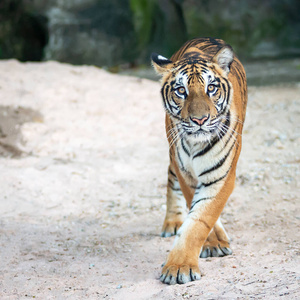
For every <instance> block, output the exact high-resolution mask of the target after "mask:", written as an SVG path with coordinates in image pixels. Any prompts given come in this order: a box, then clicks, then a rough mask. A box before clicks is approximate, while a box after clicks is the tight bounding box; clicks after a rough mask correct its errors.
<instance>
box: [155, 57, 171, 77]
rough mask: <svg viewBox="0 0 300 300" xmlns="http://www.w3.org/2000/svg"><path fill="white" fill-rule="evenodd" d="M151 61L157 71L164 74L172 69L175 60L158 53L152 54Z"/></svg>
mask: <svg viewBox="0 0 300 300" xmlns="http://www.w3.org/2000/svg"><path fill="white" fill-rule="evenodd" d="M151 62H152V66H153V68H154V69H155V71H156V72H157V73H158V74H160V75H163V74H165V73H167V72H168V71H170V70H171V69H172V66H173V62H172V61H171V60H169V59H167V58H166V57H164V56H162V55H159V54H157V53H152V54H151Z"/></svg>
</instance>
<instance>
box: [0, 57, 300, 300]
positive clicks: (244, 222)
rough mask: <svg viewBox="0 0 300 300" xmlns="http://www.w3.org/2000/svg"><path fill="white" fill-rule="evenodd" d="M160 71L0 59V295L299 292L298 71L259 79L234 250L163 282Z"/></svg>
mask: <svg viewBox="0 0 300 300" xmlns="http://www.w3.org/2000/svg"><path fill="white" fill-rule="evenodd" d="M159 90H160V85H159V83H157V82H154V81H150V80H146V79H138V78H134V77H127V76H120V75H113V74H109V73H107V72H106V71H104V70H101V69H98V68H95V67H89V66H70V65H66V64H59V63H56V62H46V63H25V64H22V63H19V62H17V61H14V60H9V61H0V173H1V185H0V216H1V218H0V257H1V259H0V298H1V299H28V298H36V299H122V300H124V299H299V298H300V287H299V281H300V268H299V263H300V260H299V220H300V212H299V173H300V168H299V163H300V151H299V142H300V130H299V123H300V107H299V106H300V82H299V83H298V84H284V85H276V86H268V87H259V88H258V87H250V88H249V105H248V112H247V120H246V124H245V130H244V138H243V149H242V154H241V157H240V160H239V166H238V171H237V182H236V188H235V191H234V193H233V194H232V196H231V197H230V199H229V201H228V203H227V205H226V207H225V210H224V212H223V215H222V217H223V224H224V225H225V227H226V229H227V231H228V233H229V235H230V236H231V238H232V242H231V246H232V249H233V251H234V253H233V255H231V256H228V257H223V258H207V259H199V265H200V269H201V271H202V272H203V277H202V278H201V280H200V281H194V282H191V283H188V284H185V285H175V286H168V285H164V284H162V283H161V282H160V281H159V280H158V278H159V276H160V270H161V264H162V263H163V262H164V260H165V258H166V255H167V254H168V252H169V250H170V249H171V247H172V243H173V239H174V238H173V237H172V238H161V237H160V230H161V226H162V222H163V218H164V214H165V210H166V205H165V194H166V182H167V166H168V145H167V141H166V138H165V132H164V111H163V108H162V103H161V99H160V93H159Z"/></svg>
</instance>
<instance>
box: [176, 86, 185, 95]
mask: <svg viewBox="0 0 300 300" xmlns="http://www.w3.org/2000/svg"><path fill="white" fill-rule="evenodd" d="M177 91H178V93H179V94H181V95H183V94H185V88H184V87H183V86H181V87H180V88H178V89H177Z"/></svg>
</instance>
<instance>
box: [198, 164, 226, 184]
mask: <svg viewBox="0 0 300 300" xmlns="http://www.w3.org/2000/svg"><path fill="white" fill-rule="evenodd" d="M230 169H231V166H230V168H229V169H228V171H227V172H226V173H225V175H223V176H221V177H219V178H218V179H216V180H214V181H211V182H208V183H202V185H203V186H204V187H208V186H210V185H213V184H215V183H217V182H219V181H221V180H222V179H224V178H225V177H226V176H227V174H228V173H229V170H230Z"/></svg>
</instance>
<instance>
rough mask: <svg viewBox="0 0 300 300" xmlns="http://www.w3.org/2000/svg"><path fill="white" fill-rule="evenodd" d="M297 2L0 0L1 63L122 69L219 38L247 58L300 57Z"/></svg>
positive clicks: (279, 0) (234, 0) (254, 0)
mask: <svg viewBox="0 0 300 300" xmlns="http://www.w3.org/2000/svg"><path fill="white" fill-rule="evenodd" d="M299 12H300V1H299V0H264V1H261V0H241V1H238V0H215V1H207V0H205V1H204V0H109V1H108V0H68V1H67V0H66V1H62V0H44V1H41V0H0V58H1V59H7V58H16V59H18V60H20V61H40V60H57V61H61V62H68V63H72V64H93V65H97V66H106V67H109V68H118V66H120V65H123V66H124V65H125V66H128V67H131V66H136V65H143V64H149V55H150V53H151V52H153V51H155V52H158V53H160V54H162V55H164V56H167V57H170V56H171V55H172V54H173V53H174V52H175V51H176V50H178V48H179V47H180V46H181V45H182V44H183V43H184V42H185V41H186V40H188V39H190V38H193V37H206V36H211V37H217V38H222V39H224V40H225V41H226V42H227V43H229V44H231V45H232V46H233V48H234V49H235V51H236V52H237V54H238V56H239V57H240V58H241V59H243V60H248V61H249V60H257V59H265V58H267V59H277V58H290V57H299V56H300V38H299V36H300V17H299Z"/></svg>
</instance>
